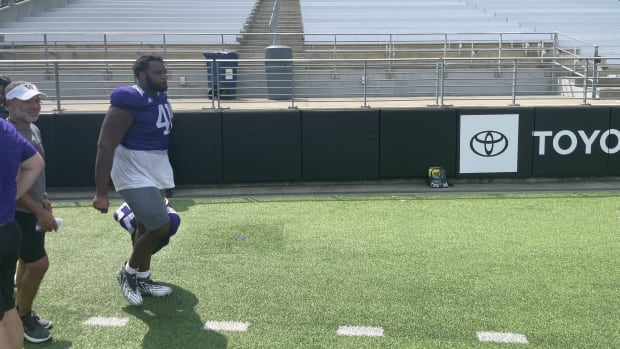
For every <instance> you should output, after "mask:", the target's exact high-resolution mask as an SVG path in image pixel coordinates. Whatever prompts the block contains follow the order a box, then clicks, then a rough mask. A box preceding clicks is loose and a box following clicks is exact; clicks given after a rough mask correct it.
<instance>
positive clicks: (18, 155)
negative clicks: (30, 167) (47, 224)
mask: <svg viewBox="0 0 620 349" xmlns="http://www.w3.org/2000/svg"><path fill="white" fill-rule="evenodd" d="M0 149H1V150H0V224H6V223H8V222H11V221H12V220H14V219H15V199H16V198H15V195H17V183H16V182H15V178H16V177H17V171H18V170H19V165H20V164H21V163H22V162H23V161H25V160H28V159H30V158H31V157H32V156H34V155H35V154H36V153H37V150H36V149H35V148H34V147H33V146H32V145H31V144H30V143H28V141H27V140H26V139H24V137H22V136H20V135H19V133H17V131H16V130H15V127H13V125H11V124H9V123H8V122H6V121H5V120H4V119H0Z"/></svg>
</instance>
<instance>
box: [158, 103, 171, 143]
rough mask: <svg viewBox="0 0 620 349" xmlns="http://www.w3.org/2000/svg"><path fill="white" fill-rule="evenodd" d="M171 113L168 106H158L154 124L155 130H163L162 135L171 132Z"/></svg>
mask: <svg viewBox="0 0 620 349" xmlns="http://www.w3.org/2000/svg"><path fill="white" fill-rule="evenodd" d="M171 116H172V112H171V111H170V107H168V104H164V105H161V104H160V105H159V115H158V116H157V123H156V124H155V125H156V126H157V128H163V129H164V135H167V134H170V130H172V121H171V119H172V118H171Z"/></svg>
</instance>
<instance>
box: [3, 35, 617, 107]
mask: <svg viewBox="0 0 620 349" xmlns="http://www.w3.org/2000/svg"><path fill="white" fill-rule="evenodd" d="M58 35H61V36H58ZM62 35H65V36H66V35H69V36H68V38H70V40H69V39H67V37H63V36H62ZM89 35H97V38H98V39H96V40H95V41H90V40H86V39H85V38H84V37H82V36H81V35H80V34H76V33H54V34H46V33H21V34H20V33H11V34H3V33H1V32H0V73H3V74H7V75H9V76H10V77H11V78H12V79H13V80H26V81H31V82H33V83H35V84H37V86H39V88H41V89H42V90H43V91H44V92H45V93H47V94H48V96H49V100H50V101H53V103H54V111H56V112H64V111H73V110H82V109H95V108H96V109H99V110H105V108H106V107H107V103H108V97H109V94H110V92H111V91H112V90H113V89H114V88H116V87H117V86H119V85H121V84H131V83H133V75H132V72H131V64H132V63H133V61H134V59H135V58H136V57H137V56H138V55H141V54H146V53H153V54H158V55H162V56H163V57H164V58H165V59H166V62H167V66H168V69H169V91H168V94H169V96H170V98H171V99H172V100H174V101H175V107H176V108H185V109H203V108H208V109H222V108H264V107H265V104H264V103H270V104H269V106H268V107H273V105H274V104H273V103H277V106H282V107H289V108H297V107H303V106H310V107H315V108H316V107H340V106H346V107H350V106H351V105H354V106H356V107H363V108H367V107H370V106H376V105H382V106H398V107H400V106H412V105H426V106H439V107H441V106H445V105H450V104H452V105H455V104H463V103H467V102H472V101H478V102H479V103H486V104H497V103H505V104H509V105H518V104H520V103H522V102H523V101H524V100H526V99H543V98H544V99H549V98H551V99H556V100H561V101H570V102H573V103H579V104H590V103H597V102H600V101H602V102H605V103H607V102H609V103H611V102H613V101H617V100H618V99H619V98H620V97H619V96H620V91H619V90H620V60H619V58H620V57H609V56H607V57H600V55H599V54H598V46H597V45H594V44H591V43H588V42H585V41H581V40H579V39H577V38H573V37H570V36H568V35H564V34H561V33H437V34H398V35H393V34H355V35H356V37H355V38H351V37H350V35H346V34H304V33H262V34H247V33H246V34H243V38H242V37H240V34H237V33H235V34H205V33H194V34H187V33H185V34H175V33H161V34H156V33H148V35H149V38H152V39H153V40H154V41H136V40H137V39H136V38H134V37H133V36H135V35H138V34H136V33H133V34H131V35H128V34H124V36H123V34H121V33H99V34H93V33H91V34H89ZM189 38H191V39H189ZM207 38H208V40H207ZM143 39H144V38H143ZM273 40H275V41H273ZM189 41H192V42H193V43H188V42H189ZM196 41H198V42H214V43H212V44H204V43H201V44H196ZM260 42H265V43H269V44H270V43H276V44H282V43H287V44H289V45H290V46H292V52H293V55H292V56H291V58H290V59H275V60H274V59H265V58H264V57H265V53H264V49H265V48H264V47H263V46H261V45H260V44H256V43H260ZM248 43H249V44H248ZM252 43H253V44H252ZM267 45H268V44H267ZM209 50H212V51H222V52H232V51H237V50H239V55H238V56H237V57H239V58H235V59H223V58H217V57H216V58H213V59H207V58H205V56H204V53H205V52H207V51H209ZM293 57H294V58H293ZM48 105H49V103H48Z"/></svg>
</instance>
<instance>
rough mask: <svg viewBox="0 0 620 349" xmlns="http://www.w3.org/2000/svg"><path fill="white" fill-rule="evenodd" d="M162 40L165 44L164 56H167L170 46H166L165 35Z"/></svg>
mask: <svg viewBox="0 0 620 349" xmlns="http://www.w3.org/2000/svg"><path fill="white" fill-rule="evenodd" d="M161 39H162V41H163V44H164V55H166V54H167V53H168V45H166V34H165V33H164V34H162V35H161Z"/></svg>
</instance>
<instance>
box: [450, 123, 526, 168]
mask: <svg viewBox="0 0 620 349" xmlns="http://www.w3.org/2000/svg"><path fill="white" fill-rule="evenodd" d="M460 125H461V130H460V141H459V146H460V158H459V160H460V161H459V165H460V167H459V172H460V173H501V172H517V168H518V166H517V165H518V155H519V114H497V115H461V123H460Z"/></svg>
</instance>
